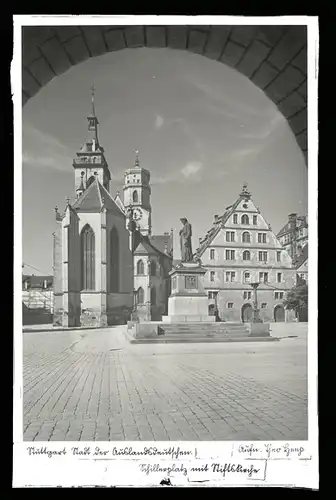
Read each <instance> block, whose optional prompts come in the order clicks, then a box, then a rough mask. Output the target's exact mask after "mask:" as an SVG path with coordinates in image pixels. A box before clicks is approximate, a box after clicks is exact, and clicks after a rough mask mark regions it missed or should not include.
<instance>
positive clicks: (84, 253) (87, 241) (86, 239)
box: [81, 224, 95, 290]
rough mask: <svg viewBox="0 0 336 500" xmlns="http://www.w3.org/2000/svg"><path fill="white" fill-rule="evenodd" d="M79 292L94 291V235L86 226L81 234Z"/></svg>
mask: <svg viewBox="0 0 336 500" xmlns="http://www.w3.org/2000/svg"><path fill="white" fill-rule="evenodd" d="M81 290H95V235H94V232H93V230H92V228H91V227H90V226H89V225H88V224H87V225H86V226H84V228H83V230H82V232H81Z"/></svg>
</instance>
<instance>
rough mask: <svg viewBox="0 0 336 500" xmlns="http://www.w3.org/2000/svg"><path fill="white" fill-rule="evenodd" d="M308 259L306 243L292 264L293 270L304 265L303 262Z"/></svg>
mask: <svg viewBox="0 0 336 500" xmlns="http://www.w3.org/2000/svg"><path fill="white" fill-rule="evenodd" d="M307 259H308V243H307V245H305V246H304V247H303V249H302V253H301V255H299V257H298V258H297V259H296V261H295V262H294V266H295V269H299V267H301V266H302V264H304V262H305V261H306V260H307Z"/></svg>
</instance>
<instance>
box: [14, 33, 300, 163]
mask: <svg viewBox="0 0 336 500" xmlns="http://www.w3.org/2000/svg"><path fill="white" fill-rule="evenodd" d="M22 46H23V58H22V64H23V67H22V89H23V90H22V102H23V104H25V103H26V102H27V101H28V100H29V99H30V98H31V97H33V96H34V95H35V94H37V92H38V91H39V90H40V89H41V88H42V87H43V86H45V85H46V84H47V83H48V82H49V81H50V80H52V79H53V78H55V77H56V76H58V75H61V74H62V73H64V72H65V71H67V70H68V69H69V68H71V67H72V66H74V65H76V64H79V63H81V62H83V61H85V60H86V59H88V58H89V57H96V56H100V55H102V54H105V53H107V52H112V51H115V50H122V49H125V48H137V47H152V48H155V47H156V48H160V47H161V48H165V47H167V48H171V49H179V50H187V51H190V52H193V53H197V54H200V55H203V56H205V57H208V58H210V59H214V60H217V61H219V62H222V63H224V64H227V65H229V66H231V67H232V68H234V69H236V70H237V71H239V72H240V73H242V74H244V75H245V76H246V77H247V78H249V79H250V80H251V81H252V82H253V83H254V84H255V85H257V86H258V87H259V88H260V89H262V90H263V91H264V92H265V94H266V95H267V96H268V97H269V98H270V99H271V100H272V101H273V102H274V103H275V104H276V105H277V107H278V109H279V111H280V112H281V113H282V114H283V115H284V117H285V118H286V119H287V121H288V123H289V126H290V127H291V129H292V131H293V133H294V135H295V137H296V140H297V143H298V145H299V147H300V148H301V150H302V153H303V155H304V157H305V159H306V162H307V27H306V26H279V25H273V26H176V25H174V26H173V25H172V26H50V27H48V26H24V27H23V28H22Z"/></svg>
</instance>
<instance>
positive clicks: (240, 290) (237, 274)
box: [196, 184, 296, 322]
mask: <svg viewBox="0 0 336 500" xmlns="http://www.w3.org/2000/svg"><path fill="white" fill-rule="evenodd" d="M196 258H200V259H201V261H202V264H203V266H204V267H205V268H206V269H207V273H206V275H205V279H204V285H205V289H206V290H207V292H208V301H209V314H211V313H213V312H214V311H216V314H217V315H218V317H219V319H220V320H221V321H243V322H249V321H251V318H252V312H253V305H254V301H255V296H254V292H253V287H252V284H253V283H258V285H257V308H258V309H259V310H260V312H259V315H260V318H261V319H262V320H263V321H264V322H269V321H271V322H272V321H291V320H293V319H294V316H293V313H292V312H291V311H289V310H288V311H287V310H285V307H284V305H283V301H284V299H285V297H286V293H287V291H288V290H290V289H291V288H292V287H293V286H294V285H295V282H296V270H295V269H294V268H293V264H292V259H291V257H290V255H289V254H288V252H287V251H286V250H285V249H284V248H283V246H282V245H281V243H280V242H279V240H278V239H277V237H276V235H275V234H274V233H273V231H272V229H271V226H270V225H269V224H268V223H267V222H266V220H265V218H264V217H263V215H262V214H261V213H260V210H259V208H258V207H257V206H256V205H255V204H254V202H253V200H252V198H251V193H250V192H249V191H248V189H247V184H244V186H243V189H242V191H241V193H240V194H239V196H238V199H237V200H236V201H235V203H234V204H233V205H230V206H228V207H227V208H226V211H225V213H224V214H223V215H222V216H218V215H215V220H214V222H213V225H212V227H211V228H210V229H209V231H208V232H207V234H206V235H205V237H204V238H202V239H200V242H199V248H198V249H197V250H196Z"/></svg>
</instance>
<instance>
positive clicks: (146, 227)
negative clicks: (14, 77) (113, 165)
mask: <svg viewBox="0 0 336 500" xmlns="http://www.w3.org/2000/svg"><path fill="white" fill-rule="evenodd" d="M87 120H88V133H87V139H86V141H85V143H84V145H83V146H82V147H81V148H80V150H79V151H78V152H77V154H76V157H75V159H74V161H73V169H74V177H75V191H76V199H75V201H74V202H70V200H68V201H67V204H66V207H65V210H64V211H63V213H60V212H59V211H58V209H57V208H56V209H55V211H56V223H57V228H56V230H55V232H54V252H53V255H54V294H53V298H54V299H53V300H54V308H53V309H54V318H53V323H54V325H62V326H80V325H83V326H84V325H87V326H89V325H90V326H106V325H109V324H116V323H120V322H121V323H124V322H126V321H127V319H130V318H131V317H132V314H133V315H136V311H137V308H138V307H139V309H141V311H142V312H143V313H144V311H145V308H146V314H140V317H141V318H143V319H146V320H150V319H152V318H153V317H155V318H159V317H160V314H161V311H162V312H164V311H165V310H166V303H167V301H168V296H167V290H168V288H169V287H168V286H167V277H168V272H169V270H170V268H171V262H172V235H171V234H167V235H166V234H165V235H162V236H160V235H159V236H156V237H152V234H151V233H152V228H151V204H150V194H151V189H150V175H149V172H148V171H147V170H145V169H143V168H141V167H140V164H139V158H138V152H137V155H136V160H135V164H134V167H132V168H131V169H128V170H127V171H126V173H125V185H124V189H123V192H124V200H122V199H121V197H120V194H119V193H116V195H115V196H114V197H113V196H111V194H110V181H111V173H110V170H109V167H108V163H107V160H106V157H105V153H104V148H103V147H102V146H101V144H100V142H99V136H98V123H99V122H98V118H97V116H96V112H95V104H94V95H93V93H92V109H91V112H90V113H89V115H88V117H87ZM155 238H156V240H157V241H158V242H160V243H162V240H163V239H164V240H167V244H166V245H165V248H164V249H162V248H160V245H155ZM153 242H154V243H153ZM158 246H159V248H157V247H158ZM139 256H141V257H142V259H143V263H144V267H143V271H144V272H143V273H141V274H139V272H138V271H139V264H138V262H139ZM154 262H155V265H156V269H155V273H154ZM140 270H142V268H140ZM146 279H147V281H144V280H146ZM142 287H143V288H142ZM140 288H142V290H143V293H142V291H141V290H140V291H139V289H140Z"/></svg>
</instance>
